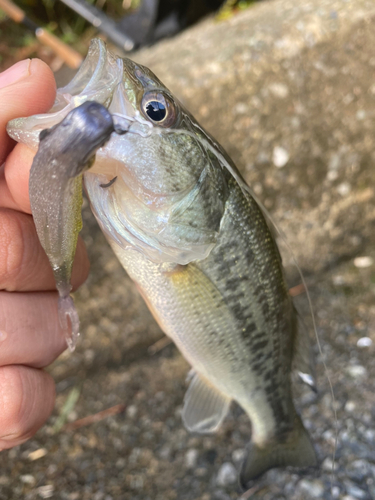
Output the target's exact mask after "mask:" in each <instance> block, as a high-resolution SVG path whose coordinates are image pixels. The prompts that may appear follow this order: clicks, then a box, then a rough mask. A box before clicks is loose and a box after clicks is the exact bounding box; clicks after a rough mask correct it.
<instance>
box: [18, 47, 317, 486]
mask: <svg viewBox="0 0 375 500" xmlns="http://www.w3.org/2000/svg"><path fill="white" fill-rule="evenodd" d="M88 100H94V101H96V102H97V103H99V104H101V105H102V106H104V107H105V108H107V109H108V111H109V112H110V113H111V114H112V116H113V117H115V116H117V115H118V114H119V115H122V116H125V117H126V118H124V120H125V121H126V120H127V129H126V131H127V133H124V135H121V136H120V135H116V134H113V135H112V136H111V138H110V140H109V141H108V142H107V143H106V145H105V146H103V147H101V148H100V149H98V150H97V153H96V160H95V162H94V164H93V165H92V167H91V168H90V169H89V170H87V168H88V163H90V162H89V161H81V160H80V161H79V162H76V165H77V168H75V170H74V171H75V174H76V175H75V177H74V179H76V180H75V182H79V180H78V179H79V178H80V176H81V174H82V173H83V177H84V183H85V188H86V190H87V193H88V196H89V199H90V202H91V206H92V209H93V212H94V214H95V216H96V218H97V220H98V222H99V224H100V226H101V228H102V230H103V231H104V234H105V235H106V237H107V239H108V241H109V243H110V245H111V247H112V248H113V250H114V252H115V253H116V255H117V256H118V258H119V260H120V261H121V263H122V265H123V266H124V268H125V269H126V271H127V272H128V273H129V275H130V277H131V278H132V279H133V280H134V282H135V283H136V285H137V288H138V289H139V291H140V293H141V294H142V296H143V297H144V299H145V301H146V303H147V304H148V306H149V308H150V310H151V312H152V313H153V315H154V317H155V319H156V321H157V322H158V323H159V325H160V326H161V328H162V329H163V330H164V332H165V333H166V334H167V335H168V336H169V337H170V338H172V339H173V341H174V342H175V344H176V345H177V347H178V348H179V350H180V351H181V352H182V354H183V355H184V357H185V358H186V359H187V360H188V362H189V363H190V364H191V365H192V367H193V370H194V374H193V377H192V380H191V382H190V385H189V388H188V391H187V394H186V396H185V399H184V407H183V414H182V418H183V421H184V424H185V426H186V427H187V428H188V429H189V430H190V431H193V432H202V433H203V432H213V431H215V430H217V429H218V428H219V426H220V424H221V423H222V421H223V419H224V418H225V416H226V414H227V412H228V409H229V405H230V403H231V401H232V400H234V401H236V402H237V403H238V404H239V405H240V406H241V407H242V408H243V409H244V411H245V412H246V413H247V414H248V416H249V418H250V420H251V425H252V436H251V442H250V445H249V449H248V457H247V458H246V460H245V462H244V464H243V467H242V471H241V478H240V479H241V483H242V485H243V486H245V487H246V485H248V484H249V482H250V481H251V480H253V479H255V478H257V477H258V476H260V475H261V474H262V473H264V472H265V471H267V470H268V469H270V468H273V467H280V466H287V465H292V466H297V467H306V466H315V465H316V463H317V460H316V455H315V451H314V448H313V445H312V443H311V441H310V438H309V436H308V433H307V432H306V430H305V428H304V426H303V424H302V421H301V419H300V417H299V416H298V414H297V412H296V410H295V407H294V403H293V399H292V388H291V372H292V364H293V363H296V361H297V364H298V360H296V359H295V358H296V357H298V346H299V345H305V344H306V342H301V340H300V337H299V335H300V334H299V333H298V331H297V320H296V314H295V309H294V307H293V303H292V300H291V297H290V295H289V293H288V288H287V285H286V281H285V278H284V273H283V267H282V262H281V257H280V254H279V251H278V248H277V246H276V243H275V240H274V238H273V236H272V234H271V231H270V228H269V224H268V221H267V220H266V219H265V216H264V214H263V212H262V210H261V209H260V208H259V206H258V204H257V203H256V201H255V200H254V198H253V196H252V195H251V193H250V191H249V189H248V188H247V186H246V185H245V182H244V181H243V179H242V178H241V176H240V174H239V173H238V171H237V170H236V167H235V166H234V165H233V163H232V162H231V160H230V159H229V158H228V157H227V156H226V154H225V153H224V151H223V150H222V149H221V147H220V146H219V145H218V144H216V143H215V141H214V140H213V139H212V138H211V137H210V136H209V135H208V134H207V133H206V132H205V131H204V130H203V129H202V128H201V127H200V125H199V124H198V123H197V122H196V120H195V119H194V118H193V117H192V116H191V115H190V114H189V113H188V112H187V111H186V109H184V107H183V106H182V105H181V104H180V103H179V102H178V100H177V99H176V98H175V97H174V96H173V95H172V94H171V92H170V91H169V90H168V89H167V88H166V87H165V86H164V85H163V84H162V82H160V80H158V78H157V77H156V76H155V75H154V74H153V73H152V72H151V71H150V70H149V69H147V68H145V67H143V66H140V65H138V64H136V63H134V62H133V61H131V60H130V59H120V58H117V57H115V56H113V55H112V54H111V53H109V52H107V50H106V47H105V45H104V44H103V42H101V41H99V40H94V41H93V42H92V44H91V47H90V50H89V54H88V56H87V58H86V60H85V62H84V63H83V66H82V67H81V69H80V71H79V72H78V73H77V75H76V77H75V78H74V79H73V80H72V82H71V83H70V84H69V85H67V86H66V87H64V88H62V89H59V91H58V94H57V99H56V103H55V105H54V107H53V108H52V110H51V113H50V114H47V115H39V116H36V117H30V118H21V119H17V120H14V121H13V122H10V125H9V128H8V130H9V133H10V135H11V136H12V137H13V138H15V139H16V140H19V141H22V142H24V143H26V144H27V145H29V146H31V147H33V148H35V149H36V148H37V147H38V137H39V133H40V131H41V130H42V129H45V128H47V127H48V128H49V127H51V126H52V127H56V128H55V129H52V130H55V131H57V130H58V131H59V134H61V135H63V134H65V132H64V129H63V127H62V126H61V124H60V122H61V120H62V119H63V118H64V117H65V116H66V115H67V114H68V113H69V112H71V111H72V110H73V109H74V108H75V107H77V106H80V105H81V104H82V103H84V102H85V101H88ZM99 104H98V105H99ZM78 109H80V110H82V113H83V116H84V115H85V114H87V111H85V110H84V109H82V108H78ZM87 119H89V117H88V116H87ZM119 119H120V118H119ZM120 121H121V120H120ZM131 123H133V124H134V123H135V124H136V125H137V127H133V128H132V126H131V125H129V124H131ZM56 124H59V125H56ZM112 126H113V125H112ZM83 127H84V125H83ZM150 127H151V128H150ZM67 128H68V129H69V127H67ZM85 130H86V129H85ZM104 130H106V131H105V132H103V131H104ZM109 130H110V129H105V127H104V128H102V125H98V129H97V132H96V134H97V136H98V137H101V138H103V136H105V140H107V139H108V137H109V135H110V132H108V131H109ZM71 132H72V130H71V129H69V133H71ZM102 132H103V134H102ZM43 134H47V133H45V132H43V133H42V137H41V139H42V140H41V143H40V151H42V153H43V151H44V148H45V147H47V142H46V141H45V140H43ZM93 134H94V133H93ZM94 137H95V134H94V135H93V136H92V144H90V141H91V136H90V135H85V134H84V138H83V143H84V144H86V148H87V155H86V157H85V158H92V156H93V154H94V152H95V151H96V149H97V145H98V142H95V139H94ZM104 142H105V141H104ZM83 149H84V148H83ZM48 150H49V151H52V152H53V154H54V155H55V156H56V158H57V160H58V162H59V169H61V170H59V174H58V178H59V181H58V182H59V183H60V184H61V185H64V186H65V185H67V183H68V179H71V161H72V162H74V161H75V154H74V153H73V152H71V153H69V154H68V155H65V157H63V156H62V154H63V153H62V151H60V150H59V146H58V143H56V144H49V143H48ZM43 154H44V153H43ZM38 155H39V161H40V158H41V157H42V155H41V154H40V153H38ZM38 165H39V166H38V170H40V171H42V166H41V164H40V163H38ZM33 169H36V167H35V165H34V164H33V167H32V171H33ZM47 169H48V166H47V165H46V172H47ZM50 182H51V181H50V179H49V177H48V176H47V175H46V176H45V177H44V178H42V177H40V178H38V182H37V183H34V184H33V183H32V181H31V183H30V196H31V197H33V196H34V194H33V192H35V193H36V192H38V193H42V194H41V195H40V196H39V195H35V200H36V202H35V204H34V208H33V214H34V217H35V223H36V225H37V226H38V225H39V226H40V227H39V228H38V234H39V232H43V233H44V234H46V235H47V236H46V238H51V236H49V235H52V234H53V233H52V232H53V231H55V230H56V227H57V228H58V229H57V230H58V231H60V233H61V232H62V231H66V230H65V229H64V228H63V227H61V226H63V225H64V224H61V223H60V224H59V223H58V222H56V227H55V228H51V227H48V228H46V226H45V225H44V224H45V223H44V222H43V218H42V217H41V216H40V214H41V213H45V214H47V215H48V214H49V213H50V211H51V207H50V203H48V199H47V197H45V195H44V194H43V193H44V192H47V191H48V188H49V186H50ZM41 184H43V186H42V187H41ZM41 189H42V191H41ZM43 189H44V190H45V191H43ZM72 199H73V195H72V194H71V192H70V191H69V190H65V191H64V194H63V195H61V196H60V197H59V198H58V201H57V203H58V204H59V209H61V206H63V205H64V206H65V207H69V210H71V213H73V212H76V211H77V210H78V208H77V206H78V203H77V202H74V203H73V202H72ZM64 210H66V208H65V209H64ZM34 212H35V213H34ZM71 217H72V216H71ZM73 219H74V217H73ZM71 220H72V219H71ZM75 220H76V219H75ZM49 226H50V225H49ZM77 227H78V226H77V225H76V226H75V228H73V229H72V228H70V229H69V230H68V232H70V233H71V235H70V236H69V235H68V233H64V234H66V237H67V238H70V242H74V245H75V242H76V238H77ZM52 239H53V240H57V239H58V238H57V237H55V236H54V237H53V238H52ZM45 248H46V246H45ZM55 251H56V250H55V248H54V249H53V250H49V249H48V247H47V248H46V252H47V255H48V256H49V258H50V260H51V255H49V254H52V253H54V252H55ZM59 257H62V260H61V261H60V264H59V266H60V267H61V268H64V269H65V271H64V273H63V281H64V283H63V284H62V285H61V286H63V287H65V288H64V290H65V292H66V290H69V281H70V276H69V272H67V271H66V269H70V268H69V265H70V266H71V262H72V255H71V252H65V253H64V252H63V250H61V252H60V253H59V251H58V250H57V258H59ZM56 272H57V271H56ZM59 276H61V273H60V274H59ZM301 359H302V358H301ZM299 368H300V369H301V371H302V372H306V371H308V368H307V367H306V364H304V365H303V366H301V367H299Z"/></svg>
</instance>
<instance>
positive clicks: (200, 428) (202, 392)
mask: <svg viewBox="0 0 375 500" xmlns="http://www.w3.org/2000/svg"><path fill="white" fill-rule="evenodd" d="M230 402H231V400H230V398H228V397H227V396H225V395H224V394H222V393H221V392H219V391H218V390H217V389H216V388H215V387H213V386H212V385H211V384H209V382H207V381H206V380H205V379H204V378H203V377H202V376H201V375H198V374H197V373H196V374H195V375H194V376H193V379H192V381H191V382H190V385H189V388H188V390H187V393H186V395H185V399H184V408H183V410H182V420H183V422H184V424H185V427H186V428H187V429H188V430H189V431H190V432H199V433H206V432H207V433H208V432H215V431H216V430H217V429H218V428H219V427H220V425H221V423H222V421H223V420H224V418H225V416H226V414H227V413H228V409H229V405H230Z"/></svg>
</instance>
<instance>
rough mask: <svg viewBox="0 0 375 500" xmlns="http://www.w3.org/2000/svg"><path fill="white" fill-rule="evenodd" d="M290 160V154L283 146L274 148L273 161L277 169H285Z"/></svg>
mask: <svg viewBox="0 0 375 500" xmlns="http://www.w3.org/2000/svg"><path fill="white" fill-rule="evenodd" d="M288 160H289V153H288V151H287V150H286V149H284V148H282V147H281V146H275V147H274V148H273V153H272V161H273V164H274V165H275V167H277V168H282V167H284V166H285V165H286V164H287V163H288Z"/></svg>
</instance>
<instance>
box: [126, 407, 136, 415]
mask: <svg viewBox="0 0 375 500" xmlns="http://www.w3.org/2000/svg"><path fill="white" fill-rule="evenodd" d="M137 413H138V408H137V407H136V406H135V405H130V406H128V408H127V410H126V414H127V416H128V417H130V418H134V417H135V416H136V415H137Z"/></svg>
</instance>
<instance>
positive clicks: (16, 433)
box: [0, 366, 29, 441]
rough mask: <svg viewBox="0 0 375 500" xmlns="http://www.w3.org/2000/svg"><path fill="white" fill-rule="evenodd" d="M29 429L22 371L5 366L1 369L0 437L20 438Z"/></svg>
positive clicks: (5, 438) (6, 438) (8, 438)
mask: <svg viewBox="0 0 375 500" xmlns="http://www.w3.org/2000/svg"><path fill="white" fill-rule="evenodd" d="M28 431H29V429H28V428H27V414H26V408H25V394H24V383H23V379H22V373H21V371H20V370H19V369H17V367H14V366H6V367H3V368H1V370H0V439H4V440H7V441H8V440H18V439H21V438H22V437H23V436H24V435H27V433H28Z"/></svg>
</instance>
